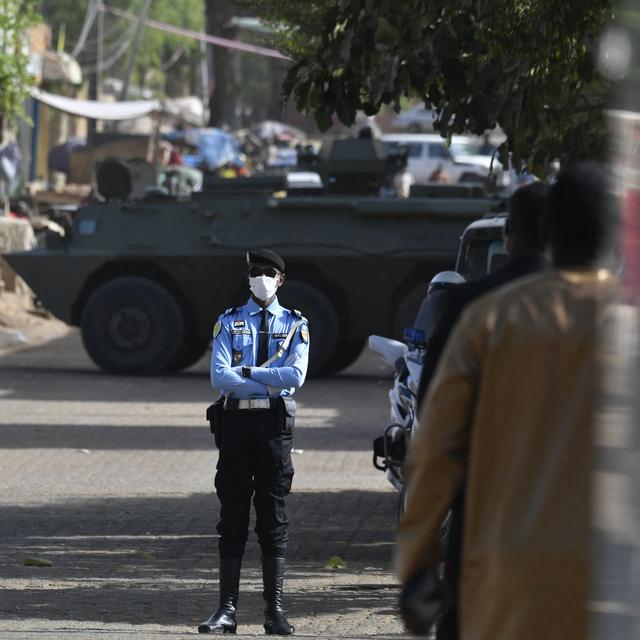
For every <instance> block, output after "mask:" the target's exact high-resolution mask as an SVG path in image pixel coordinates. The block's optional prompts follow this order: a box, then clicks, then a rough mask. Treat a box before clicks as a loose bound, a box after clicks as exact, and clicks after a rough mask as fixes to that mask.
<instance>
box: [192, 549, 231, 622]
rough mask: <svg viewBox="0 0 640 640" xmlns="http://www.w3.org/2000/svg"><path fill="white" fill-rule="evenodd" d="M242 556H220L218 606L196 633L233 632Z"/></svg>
mask: <svg viewBox="0 0 640 640" xmlns="http://www.w3.org/2000/svg"><path fill="white" fill-rule="evenodd" d="M241 566H242V558H220V606H219V607H218V610H217V611H216V612H215V613H214V614H212V616H211V617H210V618H209V619H208V620H207V621H206V622H203V623H202V624H201V625H199V626H198V633H235V632H236V606H237V604H238V591H239V588H240V567H241Z"/></svg>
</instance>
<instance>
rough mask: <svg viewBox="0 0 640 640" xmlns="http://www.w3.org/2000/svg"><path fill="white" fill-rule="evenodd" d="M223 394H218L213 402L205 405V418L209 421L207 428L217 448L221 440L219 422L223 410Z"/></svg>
mask: <svg viewBox="0 0 640 640" xmlns="http://www.w3.org/2000/svg"><path fill="white" fill-rule="evenodd" d="M224 400H225V398H224V396H220V397H219V398H218V399H217V400H216V401H215V402H214V403H213V404H211V405H209V406H208V407H207V420H208V421H209V428H210V429H211V433H213V441H214V442H215V444H216V447H218V449H219V448H220V440H221V437H220V435H221V426H222V425H221V422H222V412H223V411H224Z"/></svg>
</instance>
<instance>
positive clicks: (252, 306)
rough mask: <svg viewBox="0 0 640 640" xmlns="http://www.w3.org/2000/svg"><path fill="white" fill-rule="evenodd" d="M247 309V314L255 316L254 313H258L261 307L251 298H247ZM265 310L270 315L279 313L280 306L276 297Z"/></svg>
mask: <svg viewBox="0 0 640 640" xmlns="http://www.w3.org/2000/svg"><path fill="white" fill-rule="evenodd" d="M247 310H248V311H249V315H251V316H255V315H256V313H260V312H261V311H262V307H261V306H260V305H259V304H258V303H257V302H256V301H255V300H254V299H253V298H249V302H247ZM267 311H268V312H269V313H270V314H271V315H272V316H279V315H280V313H281V311H282V307H281V306H280V303H279V302H278V298H275V299H274V301H273V302H272V303H271V304H270V305H269V306H268V307H267Z"/></svg>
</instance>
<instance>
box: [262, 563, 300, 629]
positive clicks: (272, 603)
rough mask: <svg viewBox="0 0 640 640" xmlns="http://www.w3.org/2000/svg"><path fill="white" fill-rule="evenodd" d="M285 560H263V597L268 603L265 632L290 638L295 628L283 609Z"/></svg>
mask: <svg viewBox="0 0 640 640" xmlns="http://www.w3.org/2000/svg"><path fill="white" fill-rule="evenodd" d="M283 582H284V558H262V583H263V585H264V591H263V592H262V597H263V598H264V600H265V602H266V603H267V608H266V609H265V611H264V631H265V633H266V634H267V635H274V636H290V635H292V634H293V632H294V628H293V627H292V626H291V625H290V624H289V623H288V622H287V619H286V618H285V617H284V611H283V609H282V584H283Z"/></svg>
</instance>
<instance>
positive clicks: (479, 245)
mask: <svg viewBox="0 0 640 640" xmlns="http://www.w3.org/2000/svg"><path fill="white" fill-rule="evenodd" d="M507 258H508V255H507V252H506V251H505V249H504V242H503V241H502V240H492V241H491V242H487V241H486V240H484V241H482V240H480V241H475V242H469V244H467V247H466V251H465V253H464V255H463V256H462V264H461V265H460V269H459V271H460V273H461V274H462V275H463V276H464V278H465V280H466V281H467V282H469V281H471V280H478V279H479V278H482V277H484V276H486V275H487V274H488V273H491V272H492V271H495V270H496V269H498V268H499V267H501V266H502V265H503V264H504V263H505V262H506V261H507Z"/></svg>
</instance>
